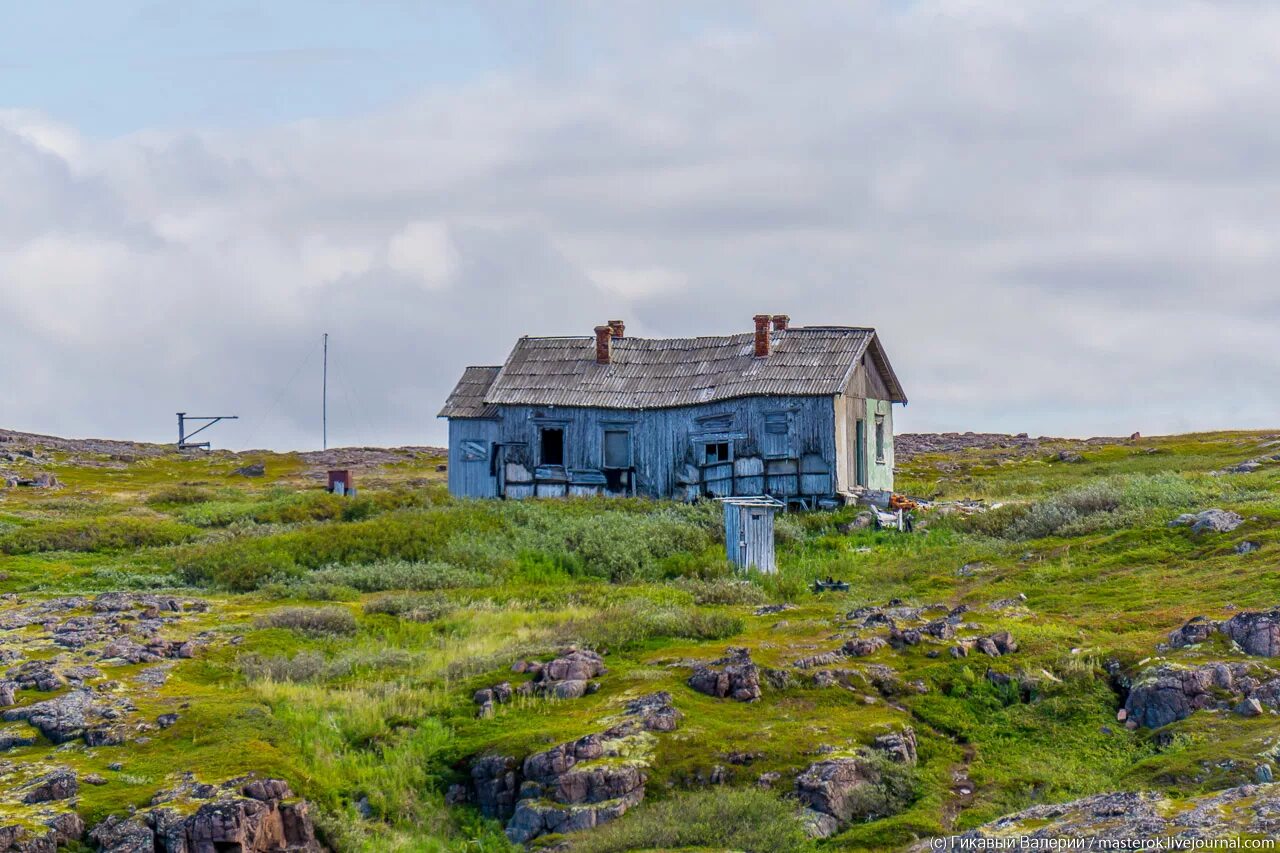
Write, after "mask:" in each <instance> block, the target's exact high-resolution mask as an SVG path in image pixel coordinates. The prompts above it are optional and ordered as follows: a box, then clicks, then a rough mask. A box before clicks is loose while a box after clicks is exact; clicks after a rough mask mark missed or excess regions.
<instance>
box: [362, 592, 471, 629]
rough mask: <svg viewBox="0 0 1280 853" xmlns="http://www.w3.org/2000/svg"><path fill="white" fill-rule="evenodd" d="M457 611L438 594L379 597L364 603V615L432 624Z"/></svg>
mask: <svg viewBox="0 0 1280 853" xmlns="http://www.w3.org/2000/svg"><path fill="white" fill-rule="evenodd" d="M457 609H458V605H457V604H456V603H454V602H452V601H450V600H449V599H448V598H446V597H445V596H443V595H441V594H440V593H430V594H426V595H422V594H417V595H414V594H407V593H395V594H391V595H380V596H378V597H376V598H373V599H371V600H369V601H368V602H366V603H365V605H364V612H365V613H385V614H387V615H389V616H395V617H396V618H398V619H407V620H409V621H410V622H434V621H435V620H437V619H440V618H442V617H444V616H447V615H449V614H450V613H452V612H453V611H455V610H457Z"/></svg>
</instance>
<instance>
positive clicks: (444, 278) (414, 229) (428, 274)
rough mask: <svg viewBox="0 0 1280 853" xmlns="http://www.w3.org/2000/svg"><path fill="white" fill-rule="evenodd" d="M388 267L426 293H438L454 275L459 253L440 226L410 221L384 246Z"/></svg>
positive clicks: (435, 223) (443, 228) (445, 229)
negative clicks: (415, 281) (413, 280)
mask: <svg viewBox="0 0 1280 853" xmlns="http://www.w3.org/2000/svg"><path fill="white" fill-rule="evenodd" d="M387 265H388V266H389V267H391V269H393V270H395V271H396V272H398V273H403V274H405V275H407V276H412V277H414V278H417V279H418V280H420V281H421V282H422V284H423V286H424V287H426V288H427V289H428V290H440V289H442V288H445V287H448V286H449V283H450V279H452V277H453V275H454V273H455V272H457V268H458V252H457V249H456V248H455V247H454V245H453V240H452V239H451V238H450V237H449V229H448V228H446V227H445V226H444V225H443V224H441V223H439V222H410V223H409V224H408V225H406V226H405V227H404V228H402V229H400V231H398V232H397V233H396V234H395V235H394V236H392V238H391V240H390V242H389V243H388V244H387Z"/></svg>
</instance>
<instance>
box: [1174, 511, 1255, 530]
mask: <svg viewBox="0 0 1280 853" xmlns="http://www.w3.org/2000/svg"><path fill="white" fill-rule="evenodd" d="M1241 524H1244V518H1242V517H1241V516H1240V515H1239V514H1238V513H1234V512H1231V511H1230V510H1224V509H1206V510H1201V511H1200V512H1194V513H1193V512H1188V513H1184V514H1182V515H1180V516H1178V517H1177V518H1176V519H1174V520H1173V521H1171V522H1169V526H1170V527H1190V528H1191V532H1192V533H1230V532H1231V531H1232V530H1235V529H1236V528H1237V527H1239V526H1240V525H1241Z"/></svg>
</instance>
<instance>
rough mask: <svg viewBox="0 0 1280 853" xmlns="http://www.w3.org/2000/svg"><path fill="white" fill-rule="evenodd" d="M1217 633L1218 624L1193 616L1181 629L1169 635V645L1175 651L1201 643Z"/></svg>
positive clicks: (1176, 629)
mask: <svg viewBox="0 0 1280 853" xmlns="http://www.w3.org/2000/svg"><path fill="white" fill-rule="evenodd" d="M1217 631H1218V624H1217V623H1216V622H1213V621H1212V620H1209V619H1206V618H1205V617H1203V616H1193V617H1191V618H1190V619H1188V620H1187V623H1186V624H1185V625H1183V626H1182V627H1181V628H1175V629H1174V630H1173V631H1172V632H1170V634H1169V645H1170V646H1172V647H1173V648H1175V649H1181V648H1185V647H1186V646H1194V645H1197V644H1198V643H1203V642H1204V641H1205V640H1207V639H1209V638H1210V637H1211V636H1213V635H1214V634H1215V633H1217Z"/></svg>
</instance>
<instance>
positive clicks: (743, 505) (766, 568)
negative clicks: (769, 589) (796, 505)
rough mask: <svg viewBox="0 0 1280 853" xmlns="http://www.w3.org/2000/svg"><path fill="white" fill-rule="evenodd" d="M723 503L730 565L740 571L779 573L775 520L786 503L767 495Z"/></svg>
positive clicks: (726, 551) (723, 499)
mask: <svg viewBox="0 0 1280 853" xmlns="http://www.w3.org/2000/svg"><path fill="white" fill-rule="evenodd" d="M720 500H721V502H722V503H723V504H724V551H725V556H726V557H728V558H729V562H731V563H733V564H734V565H735V566H737V567H738V568H740V569H756V570H757V571H761V572H764V573H765V574H773V573H774V572H776V571H777V570H778V563H777V558H776V557H775V555H774V547H773V518H774V515H775V514H776V513H777V512H778V510H780V509H782V507H783V504H782V501H780V500H777V499H776V498H771V497H769V496H767V495H758V496H755V497H740V498H721V499H720Z"/></svg>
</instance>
